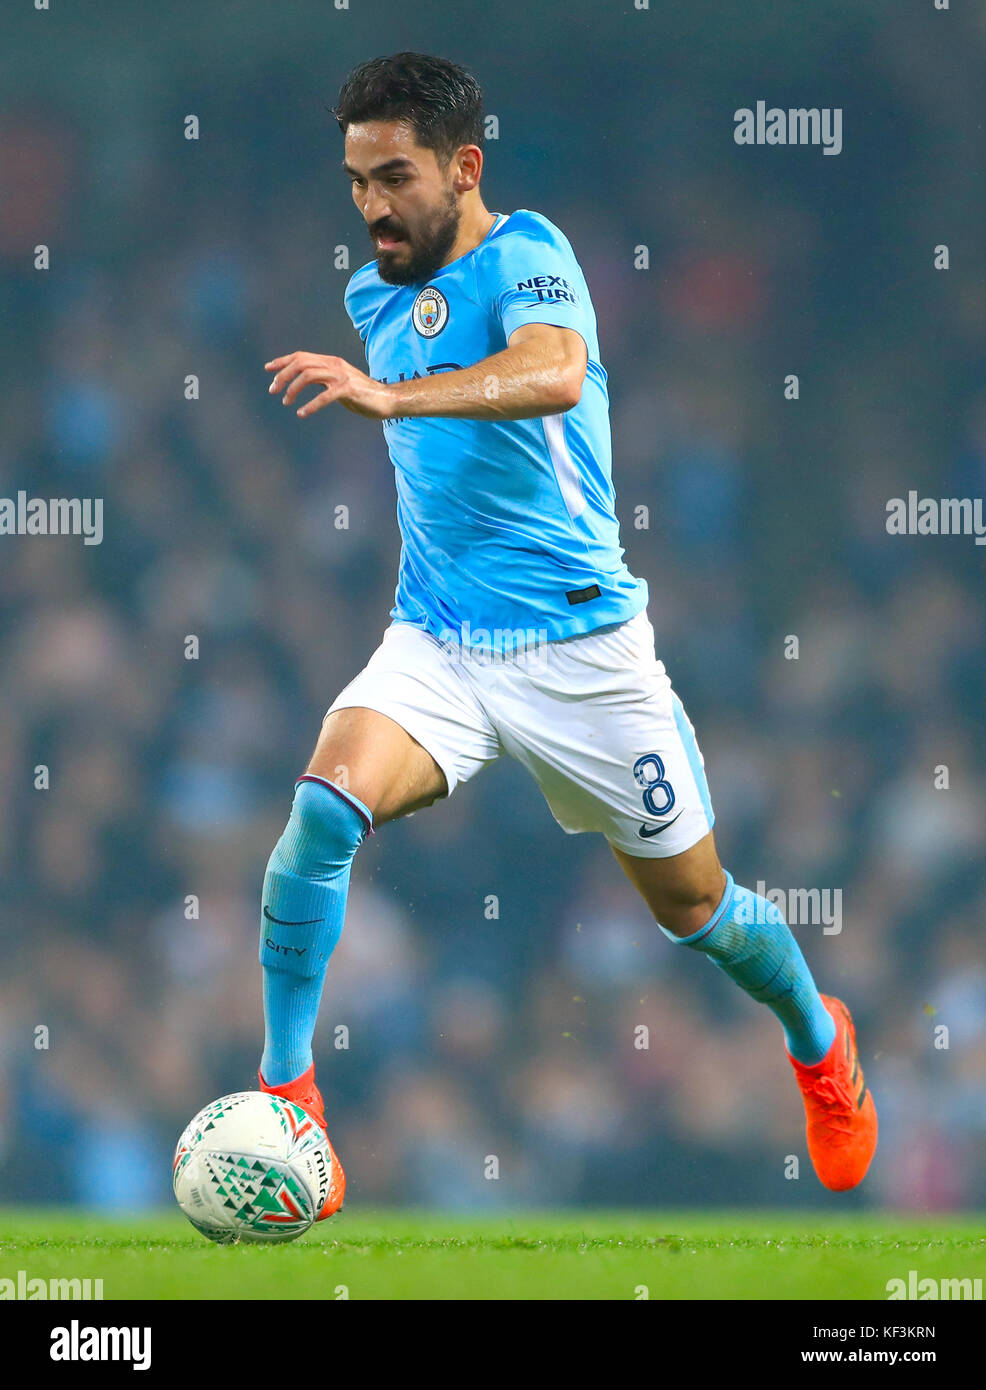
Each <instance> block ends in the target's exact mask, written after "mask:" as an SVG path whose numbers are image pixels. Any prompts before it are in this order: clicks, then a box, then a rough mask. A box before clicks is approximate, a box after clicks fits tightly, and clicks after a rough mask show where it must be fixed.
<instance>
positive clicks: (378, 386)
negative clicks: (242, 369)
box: [264, 352, 390, 420]
mask: <svg viewBox="0 0 986 1390" xmlns="http://www.w3.org/2000/svg"><path fill="white" fill-rule="evenodd" d="M264 369H265V370H266V371H268V372H275V373H276V375H275V377H274V380H273V381H272V382H271V384H270V386H269V388H268V389H269V391H270V393H271V395H272V396H273V395H276V394H277V392H278V391H283V392H284V396H283V399H282V404H283V405H290V404H291V402H292V401H293V400H294V399H295V397H296V396H298V395H299V394H300V393H301V392H302V391H303V390H304V389H305V387H306V386H321V387H322V388H323V389H322V390H321V391H320V392H319V393H318V395H317V396H313V397H312V398H311V400H309V401H306V402H305V404H304V405H303V406H300V407H299V408H298V412H297V413H298V415H299V416H301V417H302V418H304V417H305V416H307V415H314V414H315V412H316V411H317V410H321V409H322V407H323V406H326V405H331V404H332V403H333V401H338V403H339V404H340V405H344V406H345V407H346V409H347V410H351V411H353V412H354V413H355V414H356V415H365V416H367V417H368V418H369V419H371V420H385V419H386V418H387V417H388V415H389V414H390V409H389V397H388V394H387V387H386V385H385V384H384V383H383V382H381V381H374V380H373V378H372V377H369V376H367V375H366V373H365V372H361V371H359V370H358V369H357V368H356V367H353V366H352V365H351V364H350V363H349V362H346V361H344V359H343V358H341V357H320V356H319V354H318V353H316V352H289V353H288V354H287V356H286V357H275V358H274V359H273V361H271V362H265V363H264Z"/></svg>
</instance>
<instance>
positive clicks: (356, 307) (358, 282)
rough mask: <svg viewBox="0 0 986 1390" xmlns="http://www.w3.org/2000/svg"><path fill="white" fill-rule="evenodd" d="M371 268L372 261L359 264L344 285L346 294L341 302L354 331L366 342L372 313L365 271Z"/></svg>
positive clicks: (371, 302)
mask: <svg viewBox="0 0 986 1390" xmlns="http://www.w3.org/2000/svg"><path fill="white" fill-rule="evenodd" d="M370 269H372V263H370V264H368V265H364V266H361V267H360V269H359V270H357V272H356V274H355V275H354V276H353V277H352V279H351V280H350V282H349V284H348V285H347V286H346V294H345V297H344V299H343V303H344V304H345V306H346V313H347V314H348V315H349V317H350V320H351V322H352V325H353V327H354V328H355V329H356V332H357V333H358V334H359V335H360V337H361V338H362V339H363V342H364V343H365V342H366V335H367V332H368V330H369V326H370V318H371V317H372V314H373V295H372V286H371V283H370V277H369V275H368V274H367V273H366V272H367V271H368V270H370Z"/></svg>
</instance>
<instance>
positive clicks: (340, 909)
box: [260, 774, 373, 1086]
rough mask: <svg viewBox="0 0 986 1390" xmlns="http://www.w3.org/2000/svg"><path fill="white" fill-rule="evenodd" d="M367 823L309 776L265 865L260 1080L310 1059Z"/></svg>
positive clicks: (290, 1077) (351, 801)
mask: <svg viewBox="0 0 986 1390" xmlns="http://www.w3.org/2000/svg"><path fill="white" fill-rule="evenodd" d="M372 829H373V817H372V816H371V815H370V812H369V811H368V810H367V809H366V807H365V806H364V805H363V803H362V802H361V801H359V800H358V799H357V798H356V797H355V796H352V795H351V794H350V793H349V792H344V791H342V790H341V789H340V788H338V787H336V786H335V785H334V784H333V783H331V782H326V781H324V780H323V779H321V778H316V777H313V776H311V775H310V774H308V775H306V776H305V777H303V778H301V779H300V781H299V782H298V784H297V790H296V791H295V795H294V802H293V804H292V807H291V816H290V819H289V820H288V823H287V825H286V826H285V829H284V834H283V835H282V836H281V838H280V839H279V840H278V842H277V845H276V846H275V848H274V853H273V854H272V855H271V857H270V862H269V863H268V865H267V874H266V876H265V878H264V894H263V914H262V917H261V922H260V964H261V965H262V966H263V968H264V1024H265V1028H266V1036H265V1041H264V1055H263V1059H262V1061H261V1063H260V1071H261V1075H262V1076H263V1079H264V1081H265V1082H266V1083H267V1085H268V1086H282V1085H283V1084H284V1083H285V1082H286V1081H294V1080H295V1079H296V1078H297V1077H299V1076H300V1075H301V1074H302V1073H303V1072H305V1071H307V1070H308V1068H309V1067H310V1066H311V1064H312V1036H313V1034H314V1032H315V1020H316V1018H317V1017H318V1006H319V1003H320V1002H321V998H322V985H323V984H324V982H325V970H326V966H327V965H328V963H329V957H330V956H331V954H332V952H333V951H334V950H335V947H336V942H337V941H338V940H339V937H340V935H341V934H342V922H343V918H344V916H345V913H346V898H347V896H348V893H349V873H350V869H351V868H352V863H353V856H354V855H355V854H356V851H357V849H358V848H359V847H360V845H361V844H362V843H363V841H364V839H365V838H366V836H367V835H368V834H369V833H370V832H371V831H372Z"/></svg>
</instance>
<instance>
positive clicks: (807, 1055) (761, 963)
mask: <svg viewBox="0 0 986 1390" xmlns="http://www.w3.org/2000/svg"><path fill="white" fill-rule="evenodd" d="M661 930H662V931H663V932H664V934H665V936H666V937H668V938H669V939H670V940H671V941H674V942H675V943H676V944H677V945H680V946H690V947H691V948H692V950H693V951H701V952H702V953H703V954H704V955H707V956H708V957H709V959H710V960H712V961H714V962H715V963H716V965H718V967H719V969H720V970H724V971H725V973H726V974H727V975H728V976H729V978H730V979H731V980H734V981H735V983H736V984H738V985H739V987H740V989H743V990H746V992H747V994H749V995H750V996H751V998H753V999H756V1000H757V1001H758V1003H761V1004H766V1005H767V1008H768V1009H772V1010H773V1012H774V1013H775V1014H776V1015H777V1017H778V1018H779V1019H780V1021H781V1024H782V1026H783V1028H784V1037H785V1041H786V1043H787V1050H788V1052H790V1054H791V1056H792V1057H794V1058H795V1059H796V1060H797V1061H799V1062H803V1063H804V1064H805V1065H806V1066H812V1065H813V1064H814V1063H815V1062H820V1061H821V1060H822V1058H823V1057H824V1056H825V1054H826V1053H827V1052H828V1050H829V1048H830V1047H831V1046H832V1042H833V1040H834V1038H835V1023H834V1021H833V1019H832V1015H831V1014H830V1013H829V1011H828V1009H826V1007H825V1005H824V1004H823V1003H822V1001H821V998H820V996H819V993H818V990H817V989H816V988H815V981H814V980H813V979H812V977H811V971H810V970H809V969H808V965H807V962H806V961H805V958H804V956H803V955H802V954H801V947H800V946H799V945H798V943H797V942H796V941H795V939H794V937H793V935H792V934H791V928H790V927H789V926H788V924H787V923H786V922H785V920H784V915H783V913H782V912H781V910H780V908H778V907H777V906H776V904H774V903H772V902H768V901H767V899H766V898H761V897H760V896H759V895H758V894H756V893H751V892H750V890H749V888H740V887H737V885H736V884H735V883H734V882H733V876H732V874H727V875H726V891H725V893H723V895H722V901H721V902H720V904H719V906H718V907H717V908H716V910H715V912H714V913H713V914H712V917H711V918H710V920H709V921H708V922H706V924H705V926H704V927H700V928H699V930H698V931H697V932H693V933H692V935H691V936H674V935H673V933H671V932H669V931H668V930H667V928H666V927H662V928H661Z"/></svg>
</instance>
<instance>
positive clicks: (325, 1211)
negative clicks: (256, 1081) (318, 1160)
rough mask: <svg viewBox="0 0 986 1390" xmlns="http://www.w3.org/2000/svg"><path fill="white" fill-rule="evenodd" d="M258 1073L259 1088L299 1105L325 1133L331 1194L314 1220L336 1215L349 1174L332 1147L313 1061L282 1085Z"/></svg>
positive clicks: (322, 1219) (343, 1195)
mask: <svg viewBox="0 0 986 1390" xmlns="http://www.w3.org/2000/svg"><path fill="white" fill-rule="evenodd" d="M257 1076H258V1077H260V1089H261V1090H262V1091H266V1092H267V1094H268V1095H271V1096H280V1097H281V1099H282V1100H292V1101H294V1103H295V1105H300V1106H301V1108H302V1110H304V1112H305V1114H306V1115H310V1116H311V1118H312V1119H313V1120H314V1121H315V1123H316V1124H317V1125H318V1127H319V1129H321V1131H322V1133H323V1134H324V1135H325V1142H326V1143H327V1144H328V1146H329V1157H330V1159H331V1163H332V1181H331V1182H330V1183H329V1191H328V1195H327V1196H326V1198H325V1202H324V1203H323V1206H322V1210H321V1211H320V1212H319V1214H318V1216H316V1218H315V1220H316V1221H324V1220H325V1219H326V1218H327V1217H329V1216H334V1215H335V1214H336V1212H337V1211H338V1210H339V1208H340V1207H341V1206H342V1199H343V1198H344V1197H345V1195H346V1174H345V1173H344V1172H343V1167H342V1164H341V1163H340V1162H339V1159H338V1157H337V1156H336V1151H335V1149H334V1148H333V1147H332V1141H331V1140H330V1138H329V1132H328V1130H327V1129H326V1126H325V1102H324V1101H323V1100H322V1093H321V1091H320V1090H319V1089H318V1087H317V1086H316V1085H315V1064H314V1062H313V1063H312V1065H311V1066H310V1067H309V1068H308V1070H307V1071H305V1072H302V1073H301V1075H300V1076H299V1077H297V1078H296V1080H294V1081H285V1082H284V1084H283V1085H282V1086H268V1085H267V1082H266V1081H265V1080H264V1078H263V1077H262V1076H261V1075H260V1072H259V1071H258V1072H257Z"/></svg>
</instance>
